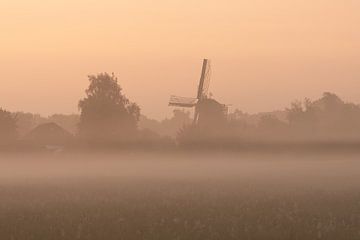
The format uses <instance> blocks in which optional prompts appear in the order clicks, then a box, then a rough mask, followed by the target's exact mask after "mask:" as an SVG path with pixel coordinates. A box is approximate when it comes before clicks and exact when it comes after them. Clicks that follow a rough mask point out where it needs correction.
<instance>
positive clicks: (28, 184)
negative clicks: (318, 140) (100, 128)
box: [0, 153, 360, 240]
mask: <svg viewBox="0 0 360 240" xmlns="http://www.w3.org/2000/svg"><path fill="white" fill-rule="evenodd" d="M358 157H359V156H357V155H355V154H353V155H341V154H335V155H331V156H330V155H325V154H321V155H320V154H318V155H310V154H308V155H306V154H302V155H295V154H293V155H292V154H286V155H284V154H283V155H280V154H278V155H275V154H272V155H265V154H263V155H254V154H225V153H212V154H203V153H192V154H179V153H177V154H156V153H151V154H150V153H144V154H132V153H126V154H125V153H122V154H112V155H105V154H96V155H92V156H90V155H84V154H58V155H40V156H25V155H23V156H20V155H18V156H10V155H7V156H1V161H0V239H5V240H6V239H9V240H17V239H34V240H41V239H47V240H52V239H89V240H92V239H106V240H111V239H125V240H132V239H154V240H159V239H164V240H169V239H199V240H200V239H252V240H253V239H266V240H269V239H274V240H275V239H276V240H279V239H336V240H339V239H360V184H359V182H360V171H359V169H360V161H358Z"/></svg>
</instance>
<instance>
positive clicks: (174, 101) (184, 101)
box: [169, 95, 198, 108]
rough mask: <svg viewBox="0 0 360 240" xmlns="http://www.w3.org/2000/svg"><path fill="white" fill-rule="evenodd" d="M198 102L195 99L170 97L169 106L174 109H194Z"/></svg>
mask: <svg viewBox="0 0 360 240" xmlns="http://www.w3.org/2000/svg"><path fill="white" fill-rule="evenodd" d="M197 102H198V99H197V98H189V97H179V96H174V95H172V96H170V101H169V106H175V107H188V108H191V107H194V106H195V105H196V104H197Z"/></svg>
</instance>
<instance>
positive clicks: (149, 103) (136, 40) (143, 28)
mask: <svg viewBox="0 0 360 240" xmlns="http://www.w3.org/2000/svg"><path fill="white" fill-rule="evenodd" d="M359 12H360V1H358V0H311V1H310V0H244V1H240V0H223V1H215V0H191V1H190V0H156V1H154V0H137V1H134V0H102V1H95V0H77V1H74V0H71V1H70V0H52V1H48V0H33V1H30V0H0V30H1V31H0V73H1V80H0V83H1V85H0V106H2V107H4V108H6V109H9V110H11V111H16V110H23V111H30V112H37V113H41V114H44V115H47V114H52V113H55V112H60V113H76V112H77V102H78V100H79V99H80V98H81V97H82V96H83V95H84V89H85V88H86V86H87V83H88V82H87V78H86V76H87V75H88V74H95V73H98V72H103V71H108V72H115V74H116V75H117V76H118V78H119V81H120V84H121V86H122V87H123V88H124V91H125V93H126V95H127V96H128V97H129V98H130V99H131V100H133V101H136V102H137V103H138V104H139V105H140V106H141V107H142V111H143V113H144V114H146V115H149V116H150V117H154V118H162V117H165V116H166V115H169V113H170V112H171V108H169V107H168V106H167V101H168V98H169V95H170V94H177V95H184V96H195V93H196V86H197V83H198V78H199V75H200V67H201V61H202V58H204V57H207V58H211V59H212V62H213V77H212V82H211V85H210V91H211V92H212V93H213V95H214V97H215V98H217V99H218V100H220V101H221V102H223V103H229V104H232V105H233V108H239V109H241V110H244V111H248V112H257V111H267V110H274V109H282V108H284V107H286V106H288V104H289V103H290V101H292V100H294V99H302V98H304V97H310V98H316V97H319V96H320V95H321V94H322V92H324V91H333V92H336V93H338V94H339V95H340V96H341V97H343V98H344V99H345V100H348V101H354V102H358V103H360V90H359V89H358V88H359V86H360V27H359V25H360V14H359Z"/></svg>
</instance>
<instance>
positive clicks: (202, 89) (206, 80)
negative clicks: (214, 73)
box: [197, 59, 211, 100]
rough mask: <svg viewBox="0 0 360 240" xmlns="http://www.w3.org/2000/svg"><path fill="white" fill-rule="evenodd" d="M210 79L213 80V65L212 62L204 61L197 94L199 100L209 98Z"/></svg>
mask: <svg viewBox="0 0 360 240" xmlns="http://www.w3.org/2000/svg"><path fill="white" fill-rule="evenodd" d="M210 78H211V63H210V60H208V59H204V61H203V66H202V70H201V77H200V82H199V87H198V93H197V98H198V99H199V100H200V99H203V98H206V97H207V95H208V91H209V85H210Z"/></svg>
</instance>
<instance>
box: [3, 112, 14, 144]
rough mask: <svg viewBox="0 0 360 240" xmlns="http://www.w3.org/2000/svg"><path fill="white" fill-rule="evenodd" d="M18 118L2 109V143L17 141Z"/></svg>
mask: <svg viewBox="0 0 360 240" xmlns="http://www.w3.org/2000/svg"><path fill="white" fill-rule="evenodd" d="M16 130H17V127H16V118H15V117H14V116H13V115H12V114H11V113H10V112H8V111H6V110H4V109H2V108H0V142H8V141H12V140H15V139H16V137H17V131H16Z"/></svg>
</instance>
